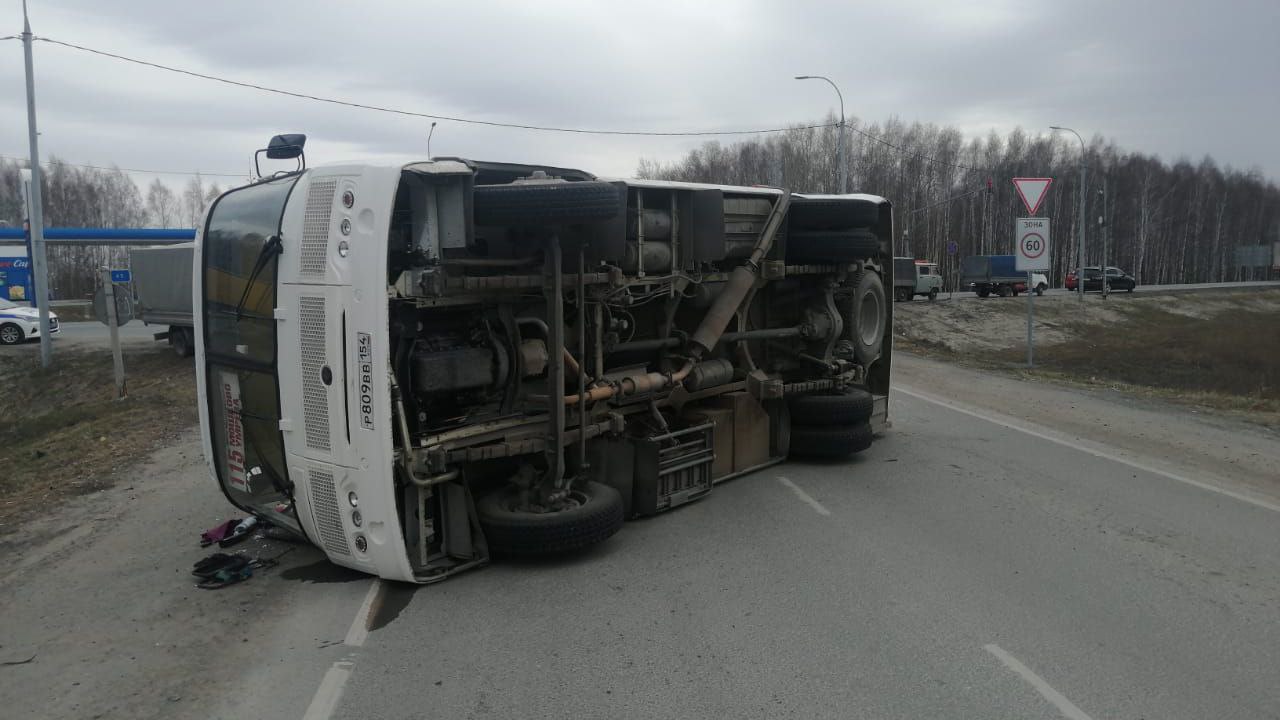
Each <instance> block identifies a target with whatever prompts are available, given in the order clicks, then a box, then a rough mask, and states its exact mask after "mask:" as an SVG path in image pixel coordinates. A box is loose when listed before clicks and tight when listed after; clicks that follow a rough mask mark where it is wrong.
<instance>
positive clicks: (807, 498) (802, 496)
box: [778, 475, 831, 515]
mask: <svg viewBox="0 0 1280 720" xmlns="http://www.w3.org/2000/svg"><path fill="white" fill-rule="evenodd" d="M778 482H780V483H782V484H783V485H786V486H787V487H789V488H791V492H793V493H795V494H796V497H798V498H800V499H801V500H803V501H804V502H805V503H807V504H808V505H809V507H811V508H813V509H814V510H817V511H818V514H819V515H830V514H831V511H830V510H828V509H826V508H824V507H822V503H820V502H818V501H817V500H814V499H813V498H812V497H810V496H809V493H807V492H805V491H803V490H801V489H800V486H799V485H796V484H795V483H793V482H791V480H789V479H788V478H784V477H782V476H781V475H779V476H778Z"/></svg>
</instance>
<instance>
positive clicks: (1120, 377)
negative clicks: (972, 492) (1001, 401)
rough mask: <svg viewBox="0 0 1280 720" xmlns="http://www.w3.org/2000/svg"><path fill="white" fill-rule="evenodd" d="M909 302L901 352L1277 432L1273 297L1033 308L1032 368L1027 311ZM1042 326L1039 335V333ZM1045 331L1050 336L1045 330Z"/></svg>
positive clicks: (1277, 333) (1279, 296)
mask: <svg viewBox="0 0 1280 720" xmlns="http://www.w3.org/2000/svg"><path fill="white" fill-rule="evenodd" d="M936 305H939V306H937V307H929V306H927V305H925V304H923V303H917V304H915V305H914V306H911V307H909V308H908V309H907V312H905V313H903V312H900V313H899V315H898V317H897V325H898V327H897V328H895V334H896V335H897V340H898V346H899V347H902V348H903V349H906V350H908V351H912V352H917V353H920V354H923V355H929V356H932V357H936V358H939V359H946V360H950V361H959V362H963V363H965V364H968V365H975V366H980V367H986V368H995V369H1000V370H1004V371H1008V372H1013V373H1016V374H1018V375H1022V376H1026V377H1035V378H1039V379H1050V380H1055V381H1063V382H1069V383H1084V384H1087V385H1105V386H1108V387H1112V388H1117V389H1123V390H1126V391H1130V392H1135V393H1139V394H1146V395H1151V396H1156V397H1160V398H1163V399H1173V400H1178V401H1181V402H1186V403H1191V404H1195V405H1203V406H1209V407H1214V408H1220V409H1224V410H1229V411H1233V412H1240V413H1243V414H1245V415H1246V416H1248V417H1249V419H1250V420H1253V421H1256V422H1260V423H1263V424H1267V425H1277V424H1280V292H1278V291H1262V292H1255V293H1231V294H1225V293H1223V294H1218V293H1203V294H1188V295H1179V296H1151V297H1138V296H1123V297H1116V298H1111V299H1109V300H1107V301H1105V304H1103V302H1102V301H1101V300H1100V299H1098V298H1091V299H1090V302H1088V303H1086V304H1085V306H1083V307H1081V306H1079V305H1077V304H1076V303H1075V301H1074V300H1070V299H1055V300H1053V301H1049V302H1043V303H1037V309H1036V313H1037V331H1036V332H1037V342H1036V367H1035V369H1034V370H1027V369H1026V368H1025V367H1023V363H1024V362H1025V359H1026V345H1025V322H1026V319H1025V314H1024V313H1025V312H1026V310H1025V305H1024V304H1023V303H1021V302H1018V303H1016V304H1015V303H1010V302H1001V301H995V302H991V301H963V302H956V303H953V304H952V307H946V306H941V304H936ZM1046 326H1047V327H1046ZM1046 330H1048V331H1047V332H1046Z"/></svg>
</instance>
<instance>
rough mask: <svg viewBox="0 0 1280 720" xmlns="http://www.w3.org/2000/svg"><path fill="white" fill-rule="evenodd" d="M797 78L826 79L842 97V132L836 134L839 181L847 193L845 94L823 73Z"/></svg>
mask: <svg viewBox="0 0 1280 720" xmlns="http://www.w3.org/2000/svg"><path fill="white" fill-rule="evenodd" d="M796 79H797V80H825V81H826V82H827V84H828V85H830V86H831V87H832V89H834V90H835V91H836V97H837V98H839V99H840V132H839V134H838V135H837V136H836V155H837V156H838V157H839V163H840V167H839V168H837V170H838V171H839V172H838V173H837V175H838V177H839V180H838V181H837V182H839V183H840V194H841V195H844V194H845V193H847V192H849V178H848V175H847V173H848V170H847V169H846V167H847V165H848V164H847V163H846V162H845V157H844V95H843V94H842V93H841V92H840V88H838V87H836V84H835V83H834V82H831V78H828V77H823V76H822V75H797V76H796Z"/></svg>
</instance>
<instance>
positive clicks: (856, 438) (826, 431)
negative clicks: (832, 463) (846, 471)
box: [791, 423, 873, 460]
mask: <svg viewBox="0 0 1280 720" xmlns="http://www.w3.org/2000/svg"><path fill="white" fill-rule="evenodd" d="M872 439H873V438H872V433H871V425H870V424H869V423H860V424H858V425H842V426H835V427H808V426H802V425H793V426H792V427H791V454H792V455H795V456H797V457H808V458H821V459H826V460H838V459H841V458H847V457H849V456H850V455H853V454H854V453H859V452H862V451H863V450H866V449H867V448H869V447H871V441H872Z"/></svg>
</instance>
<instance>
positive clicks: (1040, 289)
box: [1021, 273, 1049, 295]
mask: <svg viewBox="0 0 1280 720" xmlns="http://www.w3.org/2000/svg"><path fill="white" fill-rule="evenodd" d="M1025 289H1026V288H1021V290H1025ZM1031 289H1032V290H1034V291H1035V293H1036V294H1037V295H1043V294H1044V291H1045V290H1048V289H1049V276H1048V275H1044V274H1042V273H1031Z"/></svg>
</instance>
